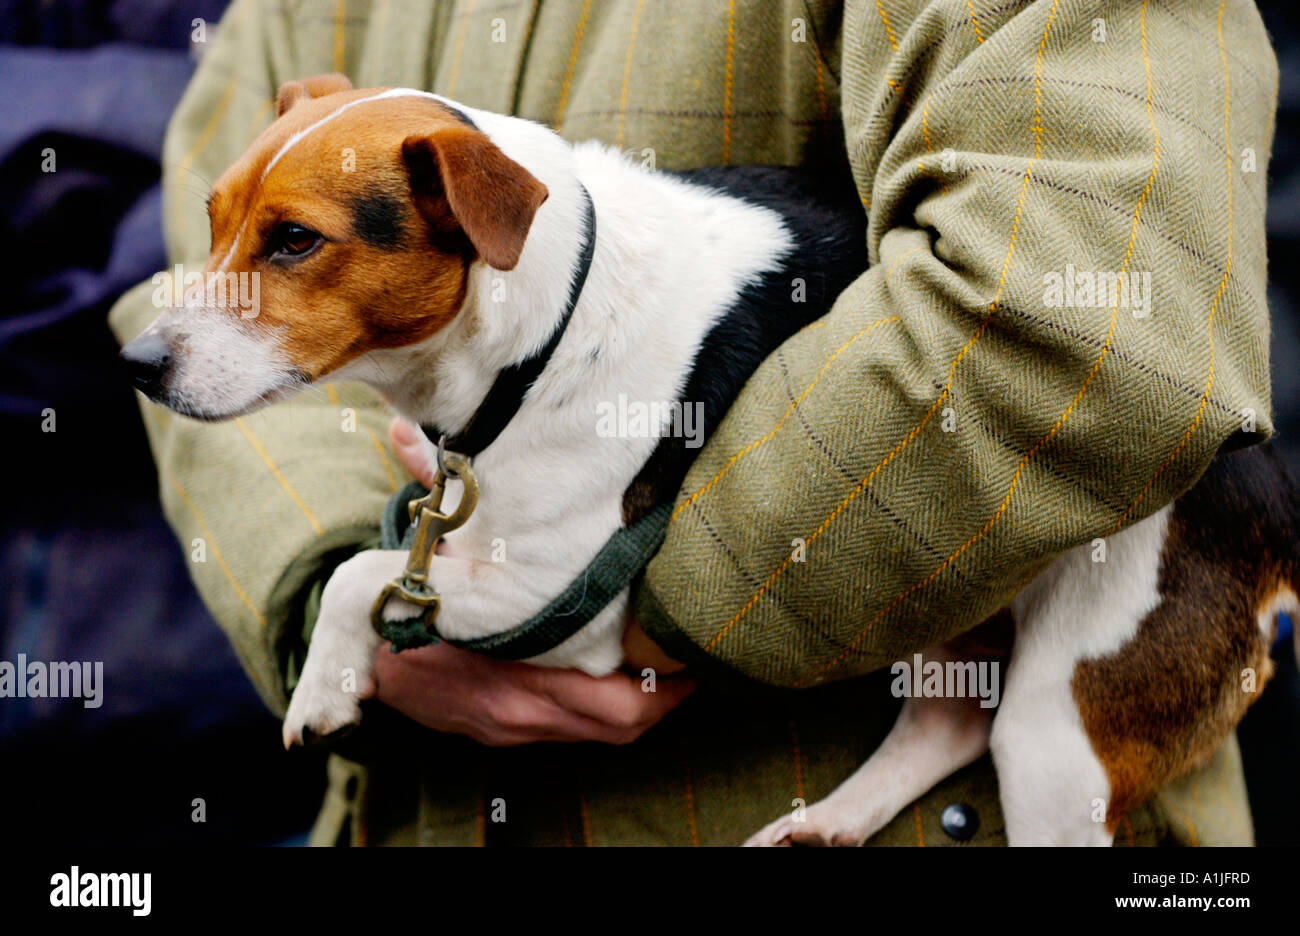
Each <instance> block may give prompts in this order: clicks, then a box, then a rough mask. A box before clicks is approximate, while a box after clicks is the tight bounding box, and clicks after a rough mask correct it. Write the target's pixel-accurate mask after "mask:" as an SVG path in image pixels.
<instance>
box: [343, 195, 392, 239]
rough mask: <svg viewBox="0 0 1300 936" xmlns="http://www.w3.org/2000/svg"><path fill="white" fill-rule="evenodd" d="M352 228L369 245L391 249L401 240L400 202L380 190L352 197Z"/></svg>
mask: <svg viewBox="0 0 1300 936" xmlns="http://www.w3.org/2000/svg"><path fill="white" fill-rule="evenodd" d="M350 207H351V209H352V230H353V231H354V232H355V233H356V235H357V237H359V238H361V239H362V240H363V241H365V242H366V243H367V244H369V245H370V246H371V247H379V248H381V249H384V250H391V249H392V248H394V247H396V246H397V245H398V244H400V243H401V242H402V236H403V234H404V233H405V229H404V226H403V224H402V217H403V215H404V213H405V212H404V209H403V208H402V203H401V202H400V201H398V200H397V199H396V198H393V197H392V196H389V195H385V194H383V193H382V192H371V193H369V194H367V195H358V196H357V197H356V198H354V199H352V204H351V206H350Z"/></svg>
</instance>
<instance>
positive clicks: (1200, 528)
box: [1072, 446, 1300, 832]
mask: <svg viewBox="0 0 1300 936" xmlns="http://www.w3.org/2000/svg"><path fill="white" fill-rule="evenodd" d="M1297 505H1300V498H1297V495H1296V492H1295V489H1294V487H1293V486H1292V484H1291V482H1290V479H1289V478H1287V476H1286V473H1285V469H1284V468H1283V467H1282V463H1281V461H1280V459H1278V457H1277V456H1276V455H1275V454H1274V453H1273V452H1272V450H1271V448H1269V447H1267V446H1260V447H1257V448H1252V449H1246V450H1243V451H1240V452H1236V453H1233V454H1231V455H1225V456H1221V457H1220V458H1218V459H1217V460H1216V461H1215V462H1214V463H1213V464H1212V465H1211V466H1210V468H1209V470H1207V471H1206V473H1205V475H1204V476H1203V477H1202V478H1201V480H1200V481H1199V482H1198V483H1197V485H1196V486H1195V487H1194V488H1192V490H1190V491H1189V492H1188V493H1187V494H1185V495H1183V497H1181V498H1180V499H1179V500H1178V501H1177V502H1176V504H1175V505H1174V509H1173V511H1172V513H1171V515H1170V518H1169V526H1168V530H1167V533H1166V537H1165V543H1164V548H1163V550H1162V555H1161V566H1160V578H1159V589H1160V595H1161V602H1160V604H1159V605H1158V606H1157V607H1156V608H1155V609H1153V610H1152V611H1151V612H1150V613H1149V614H1148V615H1147V616H1146V617H1145V618H1143V620H1142V622H1141V624H1140V625H1139V627H1138V631H1137V635H1136V636H1135V637H1134V639H1133V640H1132V641H1130V642H1129V643H1128V644H1126V645H1125V646H1124V647H1123V648H1121V649H1120V650H1119V651H1118V652H1116V653H1114V654H1112V655H1110V656H1107V657H1103V658H1101V659H1095V660H1083V661H1080V662H1079V663H1078V664H1077V665H1076V666H1075V670H1074V678H1073V681H1072V689H1073V692H1074V698H1075V702H1076V704H1077V705H1078V707H1079V714H1080V716H1081V717H1082V719H1083V726H1084V730H1085V731H1086V732H1087V734H1088V737H1089V739H1090V741H1091V742H1092V746H1093V749H1094V751H1095V752H1096V753H1097V756H1098V758H1099V759H1100V760H1101V762H1102V765H1103V766H1104V767H1105V770H1106V774H1107V777H1108V778H1109V781H1110V788H1111V802H1110V804H1109V805H1108V808H1107V812H1106V816H1107V826H1108V828H1110V830H1111V831H1112V832H1113V831H1114V829H1115V827H1116V826H1117V825H1118V823H1119V821H1120V819H1122V818H1123V816H1124V815H1126V814H1127V813H1128V812H1129V811H1131V810H1132V809H1133V808H1134V807H1135V806H1138V805H1140V804H1141V803H1142V802H1143V801H1145V800H1146V799H1148V798H1149V797H1150V796H1151V795H1152V794H1154V793H1155V792H1156V791H1158V790H1159V789H1160V788H1161V787H1162V786H1164V785H1165V784H1166V783H1167V782H1168V781H1170V780H1172V779H1174V778H1175V777H1177V776H1179V775H1181V774H1183V773H1185V772H1187V771H1188V770H1190V769H1192V768H1193V767H1196V766H1198V765H1200V764H1202V763H1204V762H1205V761H1206V760H1207V759H1208V758H1209V757H1210V755H1211V754H1213V753H1214V751H1215V750H1217V749H1218V747H1219V745H1220V744H1221V743H1222V742H1223V739H1224V738H1225V737H1227V735H1228V733H1229V732H1231V731H1232V730H1233V729H1234V728H1235V727H1236V725H1237V722H1239V721H1240V720H1241V717H1242V716H1243V715H1244V714H1245V711H1246V709H1247V707H1248V706H1249V705H1250V704H1251V703H1252V702H1253V701H1254V700H1255V699H1256V698H1257V697H1258V695H1259V692H1260V691H1262V690H1263V688H1264V685H1265V683H1267V681H1268V679H1269V678H1270V677H1271V676H1272V673H1273V663H1272V661H1271V660H1270V659H1269V655H1268V651H1269V645H1270V643H1271V641H1272V636H1273V635H1271V634H1265V633H1263V632H1262V631H1261V629H1260V627H1259V624H1258V622H1257V618H1258V616H1259V613H1260V611H1261V609H1262V608H1264V607H1265V606H1266V605H1267V603H1268V601H1269V599H1270V598H1271V597H1272V596H1273V595H1274V594H1275V593H1276V592H1277V591H1278V590H1279V589H1280V588H1292V587H1294V586H1295V583H1296V581H1297V578H1298V576H1300V570H1298V569H1297V565H1296V548H1297V546H1296V544H1297V513H1298V512H1300V508H1298V506H1297ZM1246 670H1251V671H1253V673H1254V683H1255V686H1254V688H1255V691H1254V692H1247V691H1244V690H1243V681H1244V680H1245V679H1247V678H1248V676H1249V674H1248V673H1245V672H1244V671H1246Z"/></svg>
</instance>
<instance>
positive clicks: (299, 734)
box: [282, 680, 361, 750]
mask: <svg viewBox="0 0 1300 936" xmlns="http://www.w3.org/2000/svg"><path fill="white" fill-rule="evenodd" d="M359 724H361V693H358V692H355V691H352V692H349V691H347V690H345V689H342V688H340V687H338V686H330V685H327V684H324V683H322V682H321V681H320V680H313V681H312V682H311V683H306V682H302V683H299V684H298V688H297V689H295V690H294V692H293V698H292V699H290V700H289V711H288V713H287V714H286V715H285V716H284V727H283V731H282V733H283V737H284V746H285V749H286V750H287V749H289V748H292V747H294V746H295V745H308V744H314V743H316V742H318V741H323V740H325V739H326V738H328V737H330V736H331V735H336V734H337V735H342V734H344V733H346V732H348V731H350V730H351V729H352V728H355V727H356V726H357V725H359Z"/></svg>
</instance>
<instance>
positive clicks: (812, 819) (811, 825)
mask: <svg viewBox="0 0 1300 936" xmlns="http://www.w3.org/2000/svg"><path fill="white" fill-rule="evenodd" d="M866 840H867V833H866V831H864V829H863V827H862V824H861V823H859V822H854V821H851V820H850V819H849V817H846V816H844V815H842V814H841V812H840V810H837V809H836V808H834V807H833V806H830V804H828V803H826V802H821V803H817V804H815V805H813V806H809V807H808V808H807V809H806V810H805V811H803V813H802V814H792V815H788V816H782V817H781V818H780V819H777V820H776V821H775V822H769V823H768V824H767V825H765V826H764V827H763V828H762V829H760V830H759V831H757V832H755V833H754V834H753V835H751V836H750V837H749V838H748V839H747V840H746V841H745V847H746V848H753V847H769V848H770V847H789V846H791V845H834V846H842V847H855V846H858V845H861V844H862V843H863V842H865V841H866Z"/></svg>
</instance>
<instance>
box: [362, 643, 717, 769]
mask: <svg viewBox="0 0 1300 936" xmlns="http://www.w3.org/2000/svg"><path fill="white" fill-rule="evenodd" d="M374 677H375V683H376V697H377V698H378V699H379V701H381V702H383V703H385V704H387V705H390V706H392V707H393V708H395V709H397V710H398V711H399V712H401V713H402V714H403V715H405V716H407V717H408V718H411V719H414V720H415V721H417V722H419V723H420V724H422V725H425V726H426V727H429V728H432V729H434V730H435V731H445V732H450V733H453V734H463V735H469V736H470V737H471V738H473V739H475V740H476V741H479V742H481V743H483V744H487V745H491V746H494V747H499V746H505V745H512V744H528V743H530V742H533V741H603V742H605V743H607V744H627V743H629V742H631V741H635V740H636V739H637V738H639V737H640V736H641V734H642V733H643V732H645V730H646V729H648V728H649V727H650V726H651V725H653V724H655V723H656V722H657V721H659V719H661V718H663V717H664V716H665V715H667V714H668V713H669V712H670V711H671V710H672V709H673V708H674V707H675V706H676V705H677V703H678V702H680V701H681V700H682V699H684V698H685V697H686V696H687V695H688V694H689V693H690V691H691V690H692V689H694V688H695V684H694V681H693V680H691V679H690V678H689V677H687V676H670V677H665V678H661V679H656V681H655V682H656V685H655V691H654V692H643V691H642V690H641V685H642V683H641V680H639V679H634V678H633V677H631V676H628V675H627V674H625V673H612V674H610V675H609V676H604V677H601V678H600V679H597V678H595V677H594V676H588V675H587V674H586V673H580V672H578V671H577V670H560V669H548V668H546V667H542V666H529V665H528V664H526V663H514V662H511V661H508V660H495V659H492V658H491V657H486V656H483V655H481V654H478V653H471V652H470V651H468V650H458V649H457V648H455V647H450V646H448V645H447V644H441V643H440V644H435V645H434V646H432V647H420V648H418V649H416V650H404V651H402V652H401V653H393V652H391V651H390V650H389V649H388V644H384V645H383V646H382V647H380V649H379V654H378V656H377V657H376V658H375V669H374Z"/></svg>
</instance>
